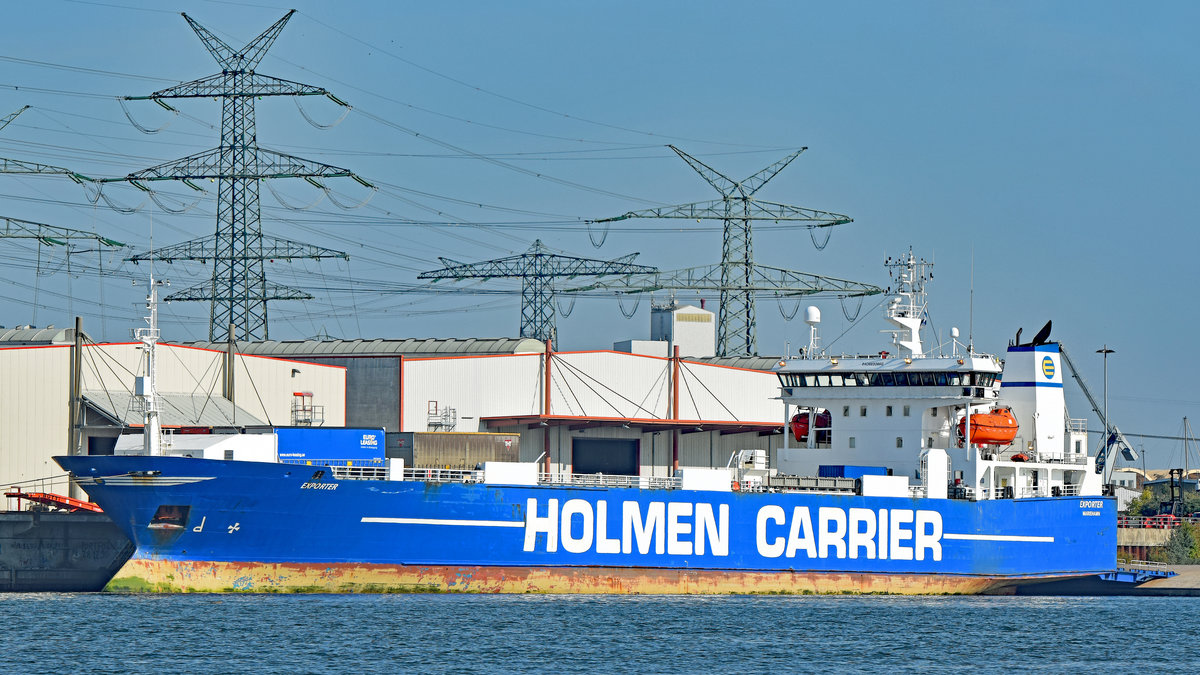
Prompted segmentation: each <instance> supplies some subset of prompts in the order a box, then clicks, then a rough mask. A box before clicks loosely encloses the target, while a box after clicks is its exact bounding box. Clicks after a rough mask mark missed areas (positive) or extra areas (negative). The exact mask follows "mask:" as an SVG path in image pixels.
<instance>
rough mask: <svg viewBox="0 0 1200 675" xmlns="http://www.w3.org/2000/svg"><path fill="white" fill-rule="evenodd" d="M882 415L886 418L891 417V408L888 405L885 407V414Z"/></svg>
mask: <svg viewBox="0 0 1200 675" xmlns="http://www.w3.org/2000/svg"><path fill="white" fill-rule="evenodd" d="M884 414H886V415H887V416H888V417H891V416H892V406H890V405H889V406H888V407H887V412H886V413H884Z"/></svg>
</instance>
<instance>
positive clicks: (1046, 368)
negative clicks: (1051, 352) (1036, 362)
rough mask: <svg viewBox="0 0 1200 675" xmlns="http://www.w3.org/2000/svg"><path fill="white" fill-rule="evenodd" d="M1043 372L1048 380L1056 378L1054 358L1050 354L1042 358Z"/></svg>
mask: <svg viewBox="0 0 1200 675" xmlns="http://www.w3.org/2000/svg"><path fill="white" fill-rule="evenodd" d="M1042 374H1043V375H1045V376H1046V379H1047V380H1053V379H1054V359H1052V358H1050V357H1049V356H1047V357H1045V358H1043V359H1042Z"/></svg>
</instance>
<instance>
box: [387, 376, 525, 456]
mask: <svg viewBox="0 0 1200 675" xmlns="http://www.w3.org/2000/svg"><path fill="white" fill-rule="evenodd" d="M541 363H542V359H541V357H540V356H539V355H537V354H517V355H513V356H464V357H456V358H444V359H405V360H404V366H403V368H404V373H403V384H402V385H401V387H402V391H403V415H402V417H403V419H402V422H401V425H402V428H401V431H430V430H435V429H434V428H433V427H431V426H430V425H429V412H430V409H431V406H432V405H436V407H437V410H438V411H439V413H440V412H441V411H444V410H446V409H447V408H453V409H454V410H455V411H456V415H455V419H456V424H455V427H454V429H453V430H454V431H488V429H485V428H483V427H482V425H481V424H480V422H479V418H480V417H482V416H500V415H536V414H538V413H539V412H540V411H541V406H542V403H541V401H542V398H541V397H542V393H541V392H542V385H541V380H542V371H541ZM443 430H449V429H443ZM522 445H524V444H523V443H522ZM539 452H540V451H539Z"/></svg>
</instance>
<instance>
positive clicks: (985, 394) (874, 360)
mask: <svg viewBox="0 0 1200 675" xmlns="http://www.w3.org/2000/svg"><path fill="white" fill-rule="evenodd" d="M889 265H890V266H892V267H893V270H894V274H893V278H894V280H895V281H896V284H897V285H896V288H895V293H894V295H893V297H892V298H891V299H890V300H888V301H887V303H886V307H885V316H886V318H887V320H888V321H889V322H890V323H891V324H892V326H893V328H892V329H891V330H890V331H888V332H890V335H891V344H890V346H889V349H888V350H882V351H879V352H877V353H875V354H869V355H862V354H832V353H829V352H828V351H826V350H822V349H820V347H819V344H818V336H817V326H818V324H819V322H820V316H819V314H816V313H814V311H812V308H810V312H809V313H808V316H807V319H808V321H809V324H810V325H811V326H812V330H813V338H812V340H811V341H810V344H809V346H808V348H806V349H805V350H804V353H803V354H802V356H800V357H798V358H787V359H784V360H782V361H780V363H779V365H778V367H777V369H776V370H777V372H778V374H779V379H780V384H781V397H782V399H783V401H784V402H785V404H786V405H787V406H788V409H789V411H788V417H789V418H790V421H791V428H792V429H793V430H794V431H793V434H792V436H791V438H789V439H788V440H789V446H790V447H785V448H784V449H782V450H781V451H780V453H779V462H778V463H779V467H778V468H779V470H780V471H781V472H783V473H788V474H797V475H815V474H817V473H818V472H820V470H821V467H822V466H827V467H828V466H846V465H849V466H865V467H872V468H876V469H881V470H883V471H884V472H885V473H887V474H890V475H892V476H895V477H904V478H906V479H908V481H909V488H910V491H911V492H912V493H913V494H914V496H916V495H920V496H927V497H939V498H942V497H953V498H958V499H973V500H980V499H982V500H986V499H998V498H1006V497H1007V498H1012V497H1022V498H1024V497H1050V496H1063V495H1099V494H1100V493H1101V491H1102V479H1101V476H1100V475H1099V474H1098V473H1096V470H1095V458H1094V457H1091V456H1089V455H1088V452H1087V427H1086V420H1083V419H1069V418H1068V417H1067V416H1066V405H1065V401H1064V398H1063V379H1062V372H1063V371H1062V365H1061V360H1060V359H1061V355H1060V351H1059V346H1058V344H1057V343H1055V342H1051V341H1049V339H1048V338H1049V335H1048V333H1049V331H1048V329H1047V330H1043V331H1042V332H1040V333H1039V334H1038V335H1037V336H1035V338H1034V339H1033V340H1032V341H1030V342H1029V343H1026V344H1021V343H1019V342H1018V340H1019V333H1018V340H1014V341H1013V342H1012V343H1011V344H1010V345H1009V347H1008V351H1007V353H1006V355H1005V360H1004V361H1003V362H1002V361H1001V360H1000V359H999V358H997V357H996V356H993V355H990V354H983V353H979V352H977V351H975V350H974V349H973V347H972V346H971V345H963V344H962V343H960V342H959V341H958V337H959V334H958V331H957V329H952V330H951V343H950V345H949V348H948V349H947V348H945V347H943V346H939V347H938V348H937V349H934V350H926V349H925V347H924V344H923V342H922V339H921V335H920V327H921V325H922V324H923V323H924V322H925V321H926V317H927V306H926V293H925V283H926V281H928V279H929V271H930V268H931V265H930V264H929V263H926V262H925V261H923V260H918V259H917V258H916V257H915V256H914V255H913V253H912V252H911V251H909V252H908V253H907V255H905V256H903V257H902V258H900V259H898V260H896V261H889ZM793 406H794V408H795V410H796V412H795V413H794V414H792V413H791V409H792V407H793ZM968 410H969V411H970V414H968ZM798 418H799V419H798ZM1001 419H1011V420H1013V421H1015V428H1010V430H1009V432H1008V433H997V430H996V429H995V428H994V426H995V425H994V422H996V421H997V420H1001ZM797 429H803V430H808V429H811V430H813V433H805V434H803V435H799V434H797V433H795V430H797ZM1013 432H1015V433H1013ZM968 436H969V437H970V441H968V440H967V437H968ZM792 443H795V445H796V446H799V447H795V446H793V445H792Z"/></svg>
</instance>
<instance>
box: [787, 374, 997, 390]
mask: <svg viewBox="0 0 1200 675" xmlns="http://www.w3.org/2000/svg"><path fill="white" fill-rule="evenodd" d="M996 381H997V378H996V374H995V373H957V372H945V371H937V372H928V371H916V372H909V371H903V372H891V371H884V372H879V371H874V372H863V373H847V372H837V373H779V383H780V385H782V386H784V387H972V386H973V387H991V386H995V384H996Z"/></svg>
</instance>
